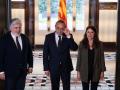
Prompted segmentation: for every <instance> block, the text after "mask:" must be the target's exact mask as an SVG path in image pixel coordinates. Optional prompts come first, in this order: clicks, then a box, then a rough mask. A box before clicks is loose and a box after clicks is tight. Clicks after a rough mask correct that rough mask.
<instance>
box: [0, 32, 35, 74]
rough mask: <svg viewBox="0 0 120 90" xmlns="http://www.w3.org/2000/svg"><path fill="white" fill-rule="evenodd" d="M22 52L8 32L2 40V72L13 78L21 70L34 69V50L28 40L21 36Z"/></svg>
mask: <svg viewBox="0 0 120 90" xmlns="http://www.w3.org/2000/svg"><path fill="white" fill-rule="evenodd" d="M21 38H22V46H23V49H22V51H19V50H18V49H17V47H16V45H15V42H14V40H13V38H12V36H11V34H10V32H8V33H7V34H5V35H4V36H3V37H2V38H1V40H0V71H4V72H5V74H6V75H9V76H13V75H15V74H16V72H17V70H18V69H19V68H23V69H26V70H27V67H33V57H32V50H31V46H30V43H29V40H28V38H27V37H26V36H25V35H23V34H21Z"/></svg>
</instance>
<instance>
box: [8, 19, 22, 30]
mask: <svg viewBox="0 0 120 90" xmlns="http://www.w3.org/2000/svg"><path fill="white" fill-rule="evenodd" d="M16 24H21V20H20V19H19V18H13V19H12V20H11V23H10V26H9V29H10V30H11V29H12V27H13V26H14V25H16Z"/></svg>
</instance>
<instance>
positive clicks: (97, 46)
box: [76, 26, 106, 90]
mask: <svg viewBox="0 0 120 90" xmlns="http://www.w3.org/2000/svg"><path fill="white" fill-rule="evenodd" d="M76 70H77V78H78V79H79V80H81V81H82V86H83V90H89V85H91V86H90V87H91V90H97V87H98V83H99V80H100V79H101V80H102V79H103V78H104V71H105V70H106V68H105V61H104V51H103V45H102V42H101V41H99V38H98V33H97V31H96V28H95V27H94V26H88V27H87V28H86V32H85V35H84V38H83V40H82V41H81V42H80V44H79V49H78V57H77V65H76ZM90 83H91V84H90Z"/></svg>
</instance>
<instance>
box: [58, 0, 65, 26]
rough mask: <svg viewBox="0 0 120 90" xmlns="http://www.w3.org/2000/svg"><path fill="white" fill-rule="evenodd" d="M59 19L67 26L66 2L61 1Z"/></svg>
mask: <svg viewBox="0 0 120 90" xmlns="http://www.w3.org/2000/svg"><path fill="white" fill-rule="evenodd" d="M58 19H59V20H63V21H64V22H65V24H66V26H67V12H66V0H60V4H59V11H58Z"/></svg>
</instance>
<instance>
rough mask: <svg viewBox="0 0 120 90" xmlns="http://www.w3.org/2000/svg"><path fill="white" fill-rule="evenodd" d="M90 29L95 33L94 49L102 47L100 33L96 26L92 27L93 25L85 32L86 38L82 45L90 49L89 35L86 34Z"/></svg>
mask: <svg viewBox="0 0 120 90" xmlns="http://www.w3.org/2000/svg"><path fill="white" fill-rule="evenodd" d="M88 29H92V30H93V31H94V38H93V47H94V48H98V47H99V45H100V40H99V37H98V32H97V30H96V28H95V27H94V26H91V25H90V26H88V27H87V28H86V31H85V34H84V38H83V40H82V41H81V42H82V44H83V46H85V48H89V43H88V38H87V34H86V32H87V30H88Z"/></svg>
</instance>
